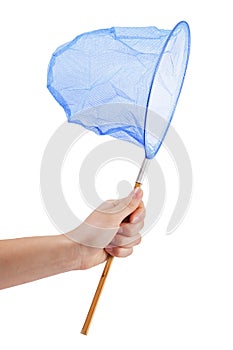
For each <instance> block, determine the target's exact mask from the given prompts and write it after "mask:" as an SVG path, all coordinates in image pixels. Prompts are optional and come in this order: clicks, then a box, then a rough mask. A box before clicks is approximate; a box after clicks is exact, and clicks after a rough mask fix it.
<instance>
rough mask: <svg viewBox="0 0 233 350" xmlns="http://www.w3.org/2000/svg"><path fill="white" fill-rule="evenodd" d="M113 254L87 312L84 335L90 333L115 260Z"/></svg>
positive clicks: (107, 262)
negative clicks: (92, 321)
mask: <svg viewBox="0 0 233 350" xmlns="http://www.w3.org/2000/svg"><path fill="white" fill-rule="evenodd" d="M113 258H114V257H113V256H111V255H109V257H108V259H107V261H106V264H105V267H104V270H103V272H102V275H101V277H100V280H99V284H98V286H97V289H96V292H95V295H94V297H93V300H92V303H91V306H90V309H89V311H88V314H87V317H86V320H85V322H84V324H83V328H82V330H81V333H82V334H84V335H87V333H88V330H89V327H90V324H91V320H92V317H93V315H94V312H95V309H96V305H97V303H98V300H99V297H100V294H101V292H102V290H103V287H104V283H105V281H106V278H107V275H108V272H109V269H110V266H111V264H112V262H113Z"/></svg>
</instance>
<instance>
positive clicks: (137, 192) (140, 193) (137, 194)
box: [134, 187, 142, 199]
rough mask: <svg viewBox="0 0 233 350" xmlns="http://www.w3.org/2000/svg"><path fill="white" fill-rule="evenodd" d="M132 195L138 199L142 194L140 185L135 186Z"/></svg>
mask: <svg viewBox="0 0 233 350" xmlns="http://www.w3.org/2000/svg"><path fill="white" fill-rule="evenodd" d="M134 196H135V197H136V198H137V199H139V198H141V196H142V189H141V188H140V187H136V188H135V189H134Z"/></svg>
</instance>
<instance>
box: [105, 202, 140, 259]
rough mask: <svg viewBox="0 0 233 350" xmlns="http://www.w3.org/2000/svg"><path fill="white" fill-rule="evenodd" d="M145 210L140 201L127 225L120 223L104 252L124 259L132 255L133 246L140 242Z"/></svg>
mask: <svg viewBox="0 0 233 350" xmlns="http://www.w3.org/2000/svg"><path fill="white" fill-rule="evenodd" d="M144 218H145V208H144V204H143V202H142V201H141V202H140V203H139V206H138V208H137V209H136V210H135V211H134V212H133V213H132V214H131V216H130V221H129V223H122V224H121V226H120V227H119V229H118V232H117V234H116V235H115V237H114V238H113V239H112V241H111V242H110V244H109V245H108V246H107V247H106V248H105V251H106V252H107V253H108V254H110V255H113V256H116V257H121V258H122V257H126V256H129V255H131V254H132V252H133V248H134V246H136V245H138V244H139V243H140V242H141V235H140V233H139V231H140V230H141V229H142V228H143V226H144Z"/></svg>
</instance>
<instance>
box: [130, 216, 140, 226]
mask: <svg viewBox="0 0 233 350" xmlns="http://www.w3.org/2000/svg"><path fill="white" fill-rule="evenodd" d="M139 221H140V216H135V217H134V218H133V220H132V221H131V224H136V223H137V222H139Z"/></svg>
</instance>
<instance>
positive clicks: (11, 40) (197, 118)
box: [0, 0, 233, 350]
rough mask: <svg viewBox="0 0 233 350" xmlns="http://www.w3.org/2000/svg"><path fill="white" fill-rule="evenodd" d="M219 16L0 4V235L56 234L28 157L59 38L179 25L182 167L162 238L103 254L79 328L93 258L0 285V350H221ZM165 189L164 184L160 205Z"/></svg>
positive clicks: (188, 8) (227, 213)
mask: <svg viewBox="0 0 233 350" xmlns="http://www.w3.org/2000/svg"><path fill="white" fill-rule="evenodd" d="M231 14H232V10H231V8H230V1H226V0H223V1H221V2H213V1H208V0H207V1H199V0H198V1H192V2H191V1H182V0H176V1H171V0H170V1H169V0H163V1H160V2H154V1H148V0H144V1H141V2H138V3H136V2H135V1H122V0H119V1H117V2H111V1H105V0H99V1H97V2H95V1H92V2H91V1H83V2H78V1H72V0H66V1H49V0H48V1H46V2H38V1H37V2H36V1H25V0H22V1H10V0H9V1H7V2H6V1H5V2H1V5H0V33H1V34H0V35H1V42H0V45H1V56H0V62H1V63H0V84H1V85H0V86H1V104H0V107H1V109H0V112H1V115H0V169H1V172H0V207H1V211H0V238H1V239H4V238H14V237H20V236H31V235H46V234H56V233H57V229H56V228H55V227H54V226H53V224H52V223H51V222H50V220H49V218H48V216H47V215H46V212H45V211H44V208H43V203H42V201H41V195H40V163H41V158H42V155H43V152H44V149H45V147H46V144H47V142H48V141H49V139H50V137H51V136H52V134H53V133H54V131H55V130H56V129H57V128H58V127H59V126H60V125H61V124H62V123H63V122H64V121H65V114H64V112H63V110H62V109H61V107H60V106H59V105H58V104H57V103H56V102H55V100H54V99H53V98H52V97H51V95H50V94H49V92H48V91H47V89H46V75H47V65H48V62H49V59H50V57H51V54H52V52H53V51H54V50H55V49H56V48H57V47H58V46H59V45H61V44H63V43H65V42H67V41H69V40H71V39H73V38H74V37H75V36H76V35H78V34H80V33H82V32H85V31H90V30H93V29H99V28H108V27H111V26H148V25H155V26H157V27H158V28H164V29H171V28H172V27H173V26H174V25H175V24H176V23H177V22H179V21H180V20H186V21H187V22H188V23H189V24H190V27H191V34H192V46H191V57H190V62H189V67H188V72H187V77H186V80H185V84H184V88H183V91H182V95H181V98H180V101H179V105H178V108H177V110H176V114H175V118H174V120H173V126H174V127H175V128H176V130H177V131H178V132H179V134H180V136H181V137H182V139H183V141H184V143H185V145H186V147H187V149H188V151H189V155H190V158H191V160H192V166H193V175H194V188H193V196H192V202H191V205H190V208H189V211H188V213H187V216H186V218H185V220H184V221H183V223H182V225H181V226H180V227H179V228H178V230H177V231H176V232H175V233H173V234H172V235H170V236H166V235H165V234H164V227H165V226H164V225H160V226H158V228H159V227H161V229H158V228H157V229H155V230H154V232H153V233H151V234H148V235H146V237H145V238H144V240H143V243H142V244H141V245H140V246H139V247H137V249H136V250H135V254H134V255H132V256H131V257H130V258H128V259H127V260H118V261H116V262H115V263H114V266H113V268H112V271H111V274H110V276H109V279H108V281H107V284H106V288H105V290H104V292H103V295H102V298H101V301H100V303H99V306H98V309H97V311H96V315H95V318H94V320H93V324H92V327H91V329H90V332H89V335H88V337H85V336H83V335H81V334H80V329H81V327H82V323H83V321H84V318H85V315H86V312H87V310H88V308H89V304H90V301H91V298H92V295H93V292H94V290H95V288H96V284H97V281H98V279H99V276H100V273H101V271H102V266H100V267H96V268H93V269H92V270H88V271H81V272H80V271H75V272H71V273H67V274H63V275H59V276H55V277H51V278H48V279H44V280H40V281H37V282H33V283H30V284H26V285H23V286H19V287H14V288H10V289H6V290H3V291H1V292H0V333H1V334H0V346H1V349H4V350H9V349H15V348H18V349H24V350H26V349H34V350H36V349H44V350H46V349H70V350H72V349H94V348H97V349H109V348H111V349H113V350H115V349H126V348H130V349H131V348H134V347H136V346H137V347H138V348H142V347H144V348H145V349H159V350H168V349H169V350H170V349H179V350H187V349H189V350H191V349H195V350H196V349H201V350H202V349H203V350H204V349H224V350H228V349H232V347H233V339H232V326H233V316H232V315H233V301H232V299H233V297H232V296H233V283H232V270H233V254H232V250H233V249H232V248H233V240H232V233H233V232H232V220H231V218H232V212H231V209H232V175H233V174H232V170H231V168H230V163H231V159H232V155H231V153H232V127H231V125H232V124H231V119H232V78H233V76H232V62H233V57H232V56H233V54H232V52H233V51H232V47H231V46H232V25H231V23H232V15H231ZM163 152H164V154H165V151H164V150H163V149H161V150H160V157H161V159H162V158H163ZM164 159H165V158H164ZM169 167H171V168H172V164H170V165H169V166H168V165H167V169H168V171H169ZM171 171H172V170H171ZM174 186H177V180H174ZM108 187H109V186H108ZM170 187H171V188H172V186H170ZM171 192H172V191H171ZM109 195H110V194H109ZM172 195H173V193H172V194H171V195H170V194H169V187H168V194H167V197H168V198H167V205H168V207H169V196H171V197H172ZM77 196H78V193H77ZM171 200H174V199H172V198H171ZM80 201H81V198H80ZM168 214H169V213H167V212H166V209H165V212H164V215H165V217H166V215H167V216H169V215H168ZM163 226H164V227H163Z"/></svg>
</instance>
